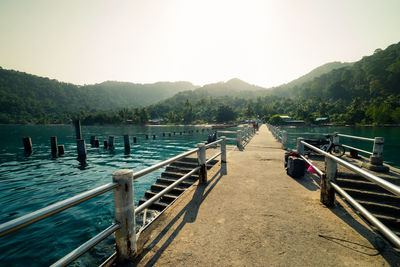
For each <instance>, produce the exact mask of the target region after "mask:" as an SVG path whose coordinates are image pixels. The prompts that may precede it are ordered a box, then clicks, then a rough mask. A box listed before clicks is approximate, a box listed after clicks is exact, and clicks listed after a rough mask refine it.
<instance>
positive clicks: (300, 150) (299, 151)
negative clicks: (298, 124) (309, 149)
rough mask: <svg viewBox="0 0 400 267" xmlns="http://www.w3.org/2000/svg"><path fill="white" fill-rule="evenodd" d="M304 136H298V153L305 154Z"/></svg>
mask: <svg viewBox="0 0 400 267" xmlns="http://www.w3.org/2000/svg"><path fill="white" fill-rule="evenodd" d="M303 140H304V138H302V137H298V138H297V143H296V144H297V153H299V154H300V155H304V145H303V143H302V142H301V141H303Z"/></svg>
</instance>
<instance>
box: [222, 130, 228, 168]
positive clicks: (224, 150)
mask: <svg viewBox="0 0 400 267" xmlns="http://www.w3.org/2000/svg"><path fill="white" fill-rule="evenodd" d="M221 139H222V142H221V174H222V175H226V174H228V170H227V164H226V137H225V136H222V137H221Z"/></svg>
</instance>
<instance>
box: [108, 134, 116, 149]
mask: <svg viewBox="0 0 400 267" xmlns="http://www.w3.org/2000/svg"><path fill="white" fill-rule="evenodd" d="M114 139H115V136H113V135H110V136H108V147H109V148H110V149H114Z"/></svg>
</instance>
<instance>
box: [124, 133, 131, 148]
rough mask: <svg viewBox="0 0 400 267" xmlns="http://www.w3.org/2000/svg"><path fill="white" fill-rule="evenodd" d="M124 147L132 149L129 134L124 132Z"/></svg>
mask: <svg viewBox="0 0 400 267" xmlns="http://www.w3.org/2000/svg"><path fill="white" fill-rule="evenodd" d="M124 147H125V151H129V150H131V145H130V144H129V135H127V134H124Z"/></svg>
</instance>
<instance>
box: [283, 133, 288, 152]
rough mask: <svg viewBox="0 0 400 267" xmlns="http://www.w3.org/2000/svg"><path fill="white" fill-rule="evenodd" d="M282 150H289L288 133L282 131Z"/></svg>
mask: <svg viewBox="0 0 400 267" xmlns="http://www.w3.org/2000/svg"><path fill="white" fill-rule="evenodd" d="M282 149H285V150H286V149H287V131H282Z"/></svg>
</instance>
